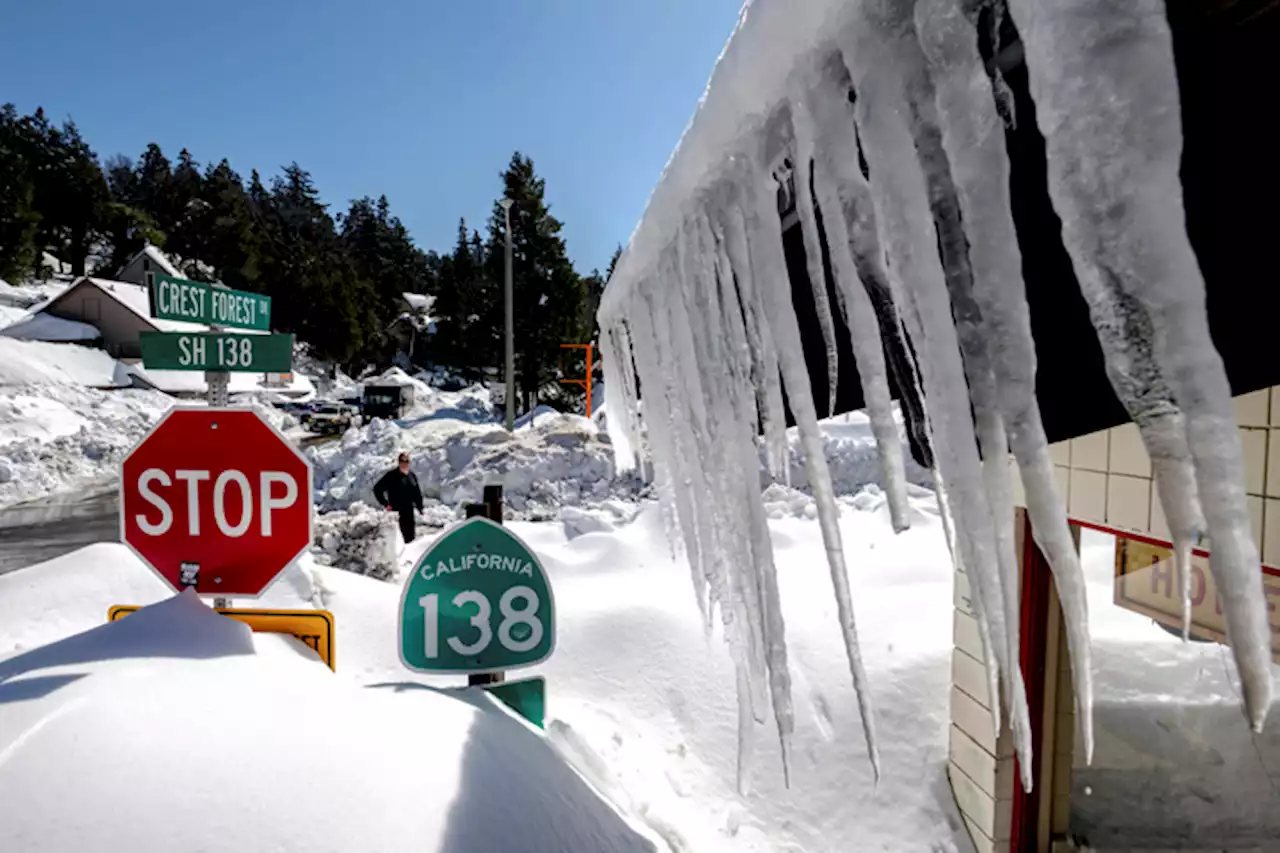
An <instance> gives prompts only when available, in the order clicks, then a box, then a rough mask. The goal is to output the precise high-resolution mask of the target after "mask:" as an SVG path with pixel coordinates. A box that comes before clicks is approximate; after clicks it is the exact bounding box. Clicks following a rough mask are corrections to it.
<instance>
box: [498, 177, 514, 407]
mask: <svg viewBox="0 0 1280 853" xmlns="http://www.w3.org/2000/svg"><path fill="white" fill-rule="evenodd" d="M498 204H500V205H502V215H503V216H504V217H505V219H506V226H507V256H506V264H505V265H504V269H503V280H504V282H503V283H504V287H503V290H504V294H503V299H504V301H505V302H506V313H507V341H506V351H507V432H510V431H512V430H513V429H515V426H516V341H515V323H516V319H515V299H514V297H513V295H512V292H511V291H512V286H511V199H509V198H504V199H501V200H499V201H498Z"/></svg>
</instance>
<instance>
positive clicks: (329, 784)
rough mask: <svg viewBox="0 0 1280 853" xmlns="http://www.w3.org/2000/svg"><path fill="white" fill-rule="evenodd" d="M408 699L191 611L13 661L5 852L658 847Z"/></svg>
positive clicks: (134, 621) (8, 676)
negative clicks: (345, 676)
mask: <svg viewBox="0 0 1280 853" xmlns="http://www.w3.org/2000/svg"><path fill="white" fill-rule="evenodd" d="M417 687H418V685H416V684H412V683H406V684H398V685H391V684H387V685H381V686H380V688H379V689H366V687H363V686H361V685H359V684H357V683H354V682H352V681H350V680H349V679H341V678H337V677H334V676H333V675H332V674H331V673H329V672H328V671H327V670H326V669H325V668H324V667H322V666H321V665H320V664H319V663H318V660H317V659H316V658H315V656H314V655H313V654H312V653H311V652H310V650H309V649H306V648H305V647H303V646H302V645H301V644H300V643H298V642H297V641H296V640H294V639H293V638H284V637H279V636H275V635H253V634H251V633H250V632H249V630H248V628H247V627H246V626H244V625H242V624H240V623H238V622H235V621H233V620H230V619H227V618H225V617H222V616H219V615H217V614H215V613H214V612H213V611H211V610H210V609H208V608H207V607H205V606H204V605H203V604H201V603H200V602H199V600H198V599H196V598H195V597H194V595H190V596H188V595H181V596H176V597H172V598H169V599H167V600H165V601H162V602H161V603H159V604H156V605H153V606H152V607H149V608H144V609H143V610H140V611H138V612H137V613H135V614H133V615H131V616H128V617H127V618H125V619H122V620H120V621H117V622H113V623H110V624H107V625H99V626H98V627H95V628H92V629H90V630H88V631H86V632H84V633H80V634H76V635H74V636H71V637H67V638H65V639H62V640H60V641H58V642H54V643H52V644H51V645H47V646H43V647H40V648H37V649H33V650H31V651H29V652H27V653H26V654H21V655H18V656H16V657H13V658H9V659H8V660H5V661H2V662H0V757H2V758H3V762H0V847H3V848H4V849H14V850H28V849H31V850H34V849H40V850H48V851H73V850H74V851H94V850H103V851H106V850H118V849H121V848H126V849H166V850H197V849H198V850H210V851H213V850H228V851H231V850H263V849H271V850H279V851H295V850H296V851H326V850H332V851H346V850H380V851H399V850H404V851H409V850H416V851H454V853H456V852H457V851H471V850H475V851H480V850H528V851H546V853H553V851H561V850H591V851H600V853H623V851H637V853H638V851H653V850H656V849H657V847H656V845H655V844H653V843H652V842H651V841H650V840H649V839H647V838H646V837H645V836H644V835H643V834H642V833H641V832H639V831H637V829H636V828H634V827H633V826H632V825H630V824H629V823H628V821H627V820H625V819H624V818H623V817H622V816H620V815H619V814H618V813H617V812H616V811H615V810H614V809H613V808H612V807H611V806H610V805H609V804H608V803H606V802H605V801H603V800H602V799H601V798H600V797H599V796H598V795H597V794H596V793H595V792H594V791H593V790H592V789H591V788H590V787H589V786H588V785H587V784H586V783H585V782H584V781H583V780H582V778H581V777H580V776H579V775H578V774H577V773H575V772H574V771H573V770H572V769H571V768H570V767H569V766H568V765H567V764H566V763H565V762H564V761H563V759H561V758H560V757H559V756H558V755H557V753H556V751H555V750H554V749H553V748H552V746H551V744H550V743H549V742H548V741H547V739H546V738H544V737H542V736H541V735H540V734H539V733H537V732H536V731H535V730H534V729H532V728H531V727H529V726H527V725H525V724H524V723H523V722H522V721H521V720H519V719H517V718H515V717H514V716H513V715H511V714H509V713H507V712H506V711H505V710H504V709H503V708H502V707H501V706H500V705H499V704H498V703H497V702H496V701H495V700H492V699H491V698H489V697H487V696H483V695H480V696H473V697H471V698H470V699H460V698H459V697H458V696H455V695H449V694H445V693H441V692H438V691H435V690H431V689H429V688H423V689H415V688H417ZM371 720H376V721H377V724H376V725H370V721H371ZM37 733H38V736H34V735H37ZM122 767H123V768H127V773H123V774H122V773H121V768H122ZM246 769H248V771H247V770H246Z"/></svg>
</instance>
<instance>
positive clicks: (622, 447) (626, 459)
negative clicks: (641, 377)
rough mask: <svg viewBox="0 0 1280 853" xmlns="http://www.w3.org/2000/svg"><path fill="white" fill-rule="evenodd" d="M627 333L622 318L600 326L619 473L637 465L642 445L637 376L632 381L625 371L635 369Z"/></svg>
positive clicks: (611, 433)
mask: <svg viewBox="0 0 1280 853" xmlns="http://www.w3.org/2000/svg"><path fill="white" fill-rule="evenodd" d="M625 334H626V331H625V326H624V323H623V321H621V320H618V321H617V322H615V323H610V324H607V325H604V326H602V328H601V329H600V335H601V342H602V344H603V346H604V353H603V355H604V359H603V361H604V397H605V406H606V407H607V409H608V412H609V416H608V417H607V418H606V419H605V423H606V426H607V429H608V432H609V443H610V445H612V447H613V460H614V467H615V469H616V471H617V473H619V474H625V473H627V472H628V471H632V470H634V469H635V467H636V448H637V447H638V446H639V430H638V429H637V428H636V418H635V410H634V408H633V407H634V405H635V400H636V396H635V393H634V391H633V390H632V389H633V388H634V384H635V377H634V374H632V375H631V381H630V383H628V382H627V380H625V379H624V378H623V376H624V374H625V373H627V372H629V371H630V370H633V368H632V366H631V345H630V343H629V342H626V343H624V342H623V340H622V339H623V336H624V335H625ZM624 365H625V366H624Z"/></svg>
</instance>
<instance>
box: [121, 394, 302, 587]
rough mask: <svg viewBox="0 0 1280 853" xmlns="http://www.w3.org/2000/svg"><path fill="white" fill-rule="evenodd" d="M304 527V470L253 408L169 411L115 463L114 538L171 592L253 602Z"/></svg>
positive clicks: (298, 549)
mask: <svg viewBox="0 0 1280 853" xmlns="http://www.w3.org/2000/svg"><path fill="white" fill-rule="evenodd" d="M311 521H312V519H311V466H310V464H308V462H307V460H306V457H304V456H303V455H302V454H301V453H299V452H298V450H297V448H295V447H294V446H293V445H292V444H291V443H290V442H289V441H288V440H286V439H285V437H284V436H282V435H281V434H280V433H279V432H277V431H276V430H275V428H274V427H272V426H271V425H270V424H269V423H267V422H266V421H265V420H263V419H262V417H261V416H260V415H259V414H258V413H257V412H255V411H253V410H252V409H204V408H201V409H195V408H191V409H171V410H170V411H169V413H168V414H166V415H165V416H164V417H163V418H161V420H160V422H159V423H158V424H156V426H155V427H154V428H153V429H152V430H151V432H149V433H148V434H147V435H146V437H144V438H143V439H142V441H141V442H139V443H138V445H137V446H136V447H134V448H133V450H131V451H129V455H127V456H126V457H125V458H124V462H123V463H122V464H121V470H120V528H121V529H120V534H121V535H120V538H121V540H122V541H123V542H124V543H125V544H126V545H128V546H129V547H130V548H131V549H132V550H133V552H134V553H135V554H137V555H138V557H139V558H140V559H141V560H142V561H143V562H144V563H146V564H147V565H148V566H150V567H151V569H152V570H153V571H154V572H155V573H156V574H157V575H159V577H160V578H161V580H163V581H164V582H165V583H166V584H168V585H169V587H170V588H172V589H173V590H174V591H175V592H177V591H181V590H182V589H184V588H187V587H194V588H195V590H196V592H198V593H200V594H202V595H213V596H217V597H218V598H223V599H225V598H229V597H231V596H239V597H245V598H257V597H259V596H260V595H262V593H263V592H265V591H266V589H267V587H269V586H270V585H271V584H272V583H273V582H274V581H275V580H276V578H278V577H279V576H280V575H281V574H282V573H283V572H284V570H285V568H286V567H288V566H289V565H290V564H291V563H292V562H293V561H294V560H296V559H297V558H298V557H299V556H300V555H301V554H302V553H303V552H305V551H306V549H307V548H308V547H309V546H310V545H311Z"/></svg>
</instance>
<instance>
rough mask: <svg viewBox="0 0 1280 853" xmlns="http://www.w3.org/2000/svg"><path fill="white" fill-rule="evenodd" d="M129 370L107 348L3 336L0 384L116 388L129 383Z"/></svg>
mask: <svg viewBox="0 0 1280 853" xmlns="http://www.w3.org/2000/svg"><path fill="white" fill-rule="evenodd" d="M129 373H130V371H129V369H128V368H127V367H124V366H122V365H121V364H120V363H119V362H117V361H116V360H115V359H114V358H112V357H111V356H109V355H107V353H106V351H104V350H100V349H94V348H92V347H82V346H76V345H75V344H57V343H45V342H43V341H20V340H15V339H13V338H6V337H3V336H0V386H4V385H18V384H22V383H28V382H57V383H71V384H76V385H87V386H89V387H91V388H117V387H124V386H128V385H129Z"/></svg>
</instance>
